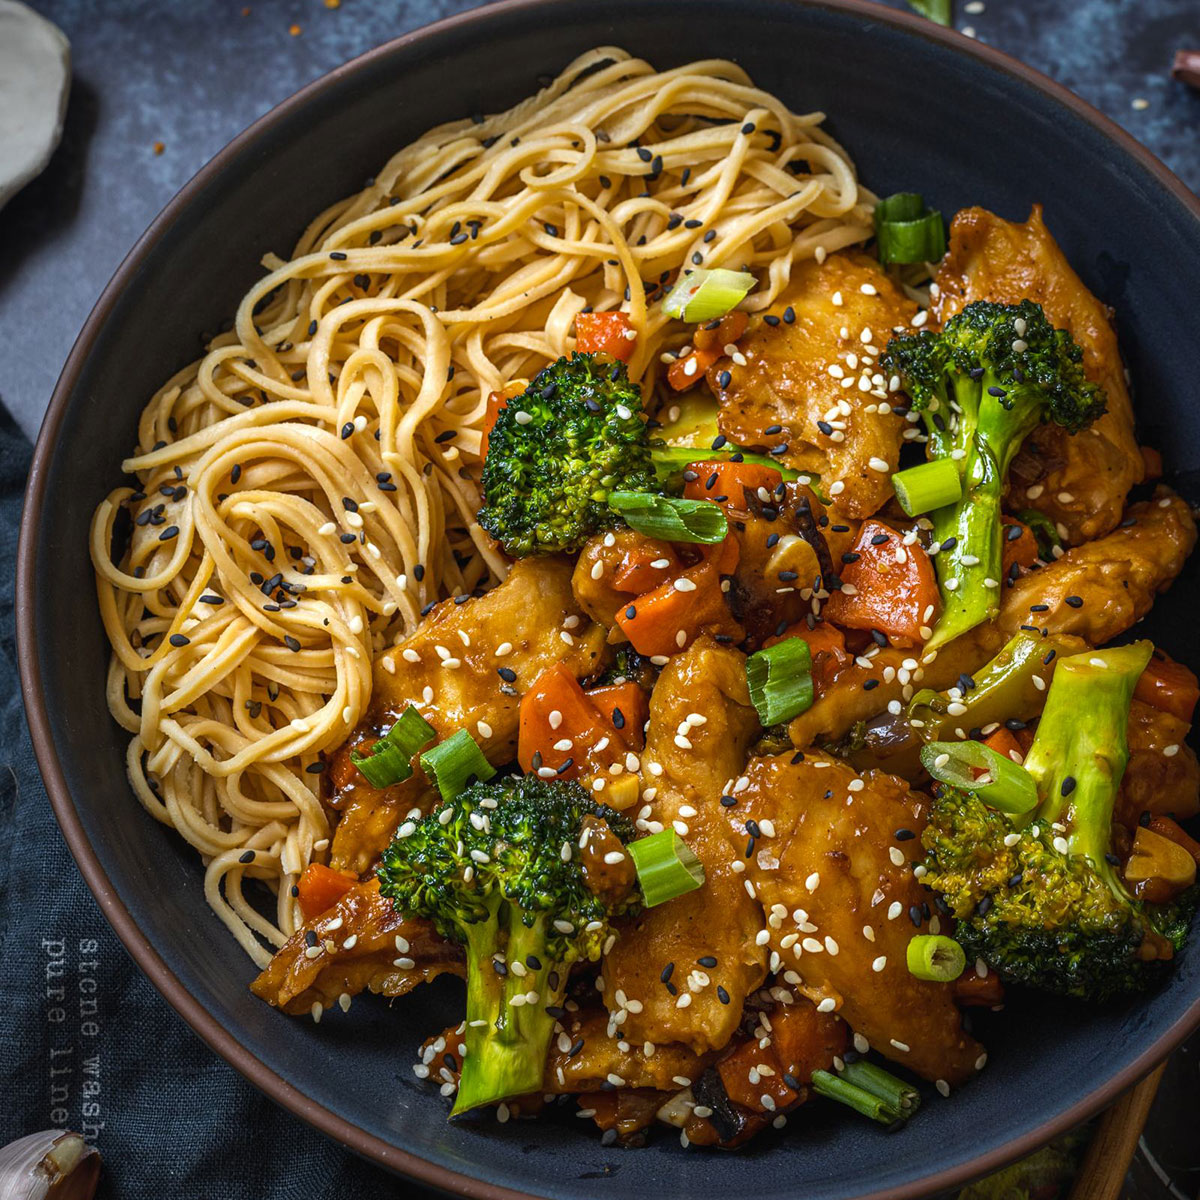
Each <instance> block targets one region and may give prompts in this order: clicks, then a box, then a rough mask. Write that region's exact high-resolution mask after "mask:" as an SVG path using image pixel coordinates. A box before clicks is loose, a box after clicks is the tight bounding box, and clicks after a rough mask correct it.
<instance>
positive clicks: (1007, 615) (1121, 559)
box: [788, 487, 1196, 749]
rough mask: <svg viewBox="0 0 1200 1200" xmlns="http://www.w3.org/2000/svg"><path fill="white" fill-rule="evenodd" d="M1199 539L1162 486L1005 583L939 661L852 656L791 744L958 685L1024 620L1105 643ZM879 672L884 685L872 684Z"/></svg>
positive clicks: (1135, 616) (900, 655) (796, 725)
mask: <svg viewBox="0 0 1200 1200" xmlns="http://www.w3.org/2000/svg"><path fill="white" fill-rule="evenodd" d="M1195 543H1196V524H1195V521H1194V520H1193V519H1192V514H1191V512H1190V510H1189V509H1188V506H1187V505H1186V504H1185V503H1184V502H1183V500H1181V499H1180V498H1179V497H1178V496H1177V495H1176V494H1175V493H1174V492H1172V491H1170V490H1169V489H1168V488H1163V487H1160V488H1159V489H1158V491H1157V492H1156V493H1155V495H1154V498H1153V499H1151V500H1146V501H1143V502H1142V503H1140V504H1135V505H1133V506H1132V507H1131V508H1130V509H1129V512H1128V515H1127V518H1126V520H1125V521H1124V522H1123V523H1122V524H1121V527H1120V528H1118V529H1115V530H1114V531H1113V532H1112V533H1110V534H1109V535H1108V536H1107V537H1103V538H1100V539H1098V540H1097V541H1094V542H1087V543H1085V544H1084V545H1082V546H1076V547H1074V548H1073V549H1071V550H1068V551H1067V552H1066V553H1065V554H1064V555H1063V556H1062V558H1060V559H1058V560H1057V561H1055V562H1052V563H1050V564H1048V565H1047V566H1045V567H1043V568H1041V569H1040V570H1037V571H1031V572H1030V573H1029V574H1028V575H1024V576H1022V577H1021V578H1020V579H1018V580H1017V581H1016V583H1015V584H1013V586H1012V587H1008V586H1006V587H1005V589H1004V596H1003V600H1002V601H1001V606H1000V615H999V616H998V617H997V618H996V620H995V621H992V622H989V623H988V624H986V625H980V626H977V627H976V628H975V629H972V630H971V631H970V632H969V633H966V634H964V635H963V636H962V637H960V638H956V639H955V640H954V641H953V642H951V643H950V644H949V645H947V646H944V647H943V648H942V649H941V650H940V651H938V653H937V657H936V658H935V659H934V661H933V662H931V663H925V664H924V665H921V664H920V663H919V662H918V659H919V657H920V654H919V652H918V651H915V650H914V651H904V650H894V649H883V650H879V651H878V652H874V651H872V652H871V653H870V658H869V661H870V663H871V665H870V667H864V666H863V665H862V663H861V662H860V661H859V660H855V661H854V662H852V663H849V664H847V665H846V666H845V667H844V668H843V669H842V670H841V671H840V672H839V673H838V674H837V676H836V677H835V678H834V679H833V680H832V681H831V683H830V685H829V687H828V688H827V689H826V690H825V691H824V692H823V693H822V694H821V695H820V696H819V697H818V698H817V700H816V703H814V704H813V706H812V707H811V708H810V709H809V710H808V711H807V712H804V713H801V714H800V716H798V717H797V718H796V719H795V720H794V721H793V722H792V723H791V725H790V726H789V727H788V733H789V735H790V736H791V739H792V743H793V745H796V746H799V747H800V748H802V749H803V748H805V747H807V746H811V745H813V744H814V743H815V742H818V741H827V740H837V739H838V738H840V737H841V736H842V735H843V734H845V733H846V732H847V731H848V730H849V729H850V728H851V726H853V725H854V724H855V722H857V721H864V720H867V719H868V718H870V717H873V716H875V715H876V714H877V713H880V712H883V711H884V710H885V709H886V708H887V706H888V704H889V702H891V701H893V700H894V701H905V700H907V699H908V698H909V697H908V696H907V695H905V688H906V687H908V686H912V685H915V686H916V687H932V688H938V689H941V688H946V687H949V686H950V685H951V684H952V683H954V681H955V680H956V679H957V678H958V677H959V675H960V674H962V672H964V671H966V672H967V673H968V674H970V673H972V672H974V671H977V670H978V669H979V668H980V667H981V666H983V664H984V663H985V662H987V661H988V660H989V659H990V658H991V657H992V656H993V655H994V654H996V653H997V652H998V651H999V650H1000V648H1001V647H1002V646H1003V645H1004V643H1005V642H1006V641H1008V639H1009V638H1010V637H1011V636H1012V635H1013V634H1014V633H1016V632H1017V630H1018V629H1019V628H1020V627H1021V626H1030V625H1035V626H1037V627H1038V628H1039V629H1046V630H1048V631H1049V632H1051V633H1067V634H1074V635H1076V636H1078V637H1081V638H1084V639H1085V640H1086V641H1087V642H1089V643H1090V644H1091V645H1093V646H1099V645H1102V644H1103V643H1105V642H1108V641H1110V640H1111V639H1113V638H1115V637H1116V636H1117V635H1118V634H1119V633H1123V632H1124V631H1125V630H1126V629H1129V628H1130V627H1131V626H1132V625H1133V624H1134V622H1135V621H1138V620H1140V619H1141V618H1142V617H1144V616H1145V615H1146V613H1147V612H1149V611H1150V606H1151V605H1152V604H1153V603H1154V597H1155V596H1156V595H1157V594H1158V593H1159V592H1162V591H1165V590H1166V588H1167V587H1168V586H1170V584H1171V582H1172V580H1174V578H1175V577H1176V576H1177V575H1178V574H1179V572H1180V571H1181V570H1182V569H1183V564H1184V560H1185V559H1186V558H1187V556H1188V555H1189V554H1190V553H1191V550H1192V547H1193V546H1194V545H1195ZM1042 605H1046V606H1047V607H1046V609H1045V610H1043V609H1042V608H1041V606H1042ZM863 661H866V660H863ZM872 679H873V680H877V681H878V682H877V684H876V685H874V686H873V688H872V689H871V690H864V687H863V685H864V684H866V683H867V682H868V681H869V680H872Z"/></svg>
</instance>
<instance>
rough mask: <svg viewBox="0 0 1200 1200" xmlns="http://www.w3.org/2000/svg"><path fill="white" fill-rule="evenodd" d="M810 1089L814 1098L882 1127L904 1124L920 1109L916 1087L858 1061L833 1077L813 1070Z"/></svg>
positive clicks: (829, 1072) (849, 1064) (830, 1073)
mask: <svg viewBox="0 0 1200 1200" xmlns="http://www.w3.org/2000/svg"><path fill="white" fill-rule="evenodd" d="M812 1087H813V1091H814V1092H816V1093H817V1094H818V1095H821V1096H827V1097H828V1098H829V1099H830V1100H836V1101H838V1103H839V1104H845V1105H847V1106H848V1107H850V1108H852V1109H854V1111H855V1112H859V1113H862V1114H863V1116H864V1117H870V1118H871V1120H873V1121H879V1122H880V1123H881V1124H883V1125H894V1124H895V1123H896V1122H897V1121H907V1120H908V1118H909V1117H911V1116H912V1115H913V1113H915V1112H916V1111H917V1109H918V1108H920V1107H921V1094H920V1092H918V1091H917V1089H916V1088H914V1087H912V1086H911V1085H909V1084H907V1083H905V1082H904V1081H903V1080H902V1079H897V1078H896V1076H895V1075H893V1074H892V1073H891V1072H890V1071H885V1070H884V1069H883V1068H882V1067H877V1066H876V1065H875V1064H874V1063H869V1062H863V1061H862V1060H861V1059H860V1060H859V1061H857V1062H853V1063H847V1064H846V1065H845V1066H844V1067H843V1068H842V1069H841V1071H839V1072H838V1073H837V1074H836V1075H835V1074H834V1073H833V1072H832V1071H820V1070H818V1071H814V1072H813V1073H812Z"/></svg>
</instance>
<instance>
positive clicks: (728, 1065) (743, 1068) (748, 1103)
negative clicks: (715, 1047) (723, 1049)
mask: <svg viewBox="0 0 1200 1200" xmlns="http://www.w3.org/2000/svg"><path fill="white" fill-rule="evenodd" d="M772 1021H774V1017H772ZM762 1067H766V1068H767V1070H768V1072H769V1074H763V1072H762V1070H761V1068H762ZM752 1071H753V1072H754V1080H756V1081H754V1080H752V1079H751V1074H750V1073H751V1072H752ZM717 1074H718V1075H720V1076H721V1083H722V1085H723V1086H724V1088H725V1094H726V1095H727V1096H728V1097H729V1098H730V1100H732V1101H733V1102H734V1104H740V1105H741V1106H742V1107H743V1108H748V1109H749V1110H750V1111H751V1112H758V1113H761V1112H774V1111H775V1110H777V1109H784V1108H789V1107H791V1105H793V1104H795V1103H796V1101H797V1100H799V1099H800V1095H799V1093H798V1092H796V1091H794V1090H793V1089H792V1088H790V1087H789V1086H788V1085H787V1084H786V1083H784V1081H783V1076H784V1068H783V1064H782V1063H781V1062H780V1061H779V1057H778V1056H777V1055H776V1053H775V1048H774V1046H766V1047H763V1046H760V1045H759V1044H758V1042H757V1041H756V1040H753V1039H752V1040H750V1041H748V1042H743V1043H742V1044H741V1045H740V1046H739V1047H738V1048H737V1049H736V1050H734V1051H733V1053H732V1054H728V1055H726V1056H725V1057H724V1058H723V1059H721V1061H720V1062H719V1063H717ZM763 1096H768V1097H769V1098H770V1100H771V1103H770V1104H764V1103H763V1101H762V1098H763Z"/></svg>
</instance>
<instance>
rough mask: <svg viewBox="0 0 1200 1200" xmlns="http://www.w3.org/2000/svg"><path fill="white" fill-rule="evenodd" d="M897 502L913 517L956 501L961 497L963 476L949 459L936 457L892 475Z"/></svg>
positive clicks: (956, 465) (955, 464)
mask: <svg viewBox="0 0 1200 1200" xmlns="http://www.w3.org/2000/svg"><path fill="white" fill-rule="evenodd" d="M892 487H893V488H894V489H895V492H896V501H897V503H899V505H900V507H901V508H902V509H904V511H905V512H906V513H908V515H909V516H910V517H919V516H920V515H921V514H922V513H927V512H933V510H934V509H935V508H945V507H946V505H947V504H957V503H958V502H959V501H960V500H961V499H962V476H961V475H959V473H958V464H957V463H956V462H954V461H953V460H952V459H949V458H935V459H932V460H931V461H929V462H924V463H921V464H919V465H918V466H915V467H909V468H908V469H907V470H904V471H897V472H896V473H895V474H894V475H893V476H892Z"/></svg>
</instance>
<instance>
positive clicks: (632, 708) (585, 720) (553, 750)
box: [517, 663, 647, 779]
mask: <svg viewBox="0 0 1200 1200" xmlns="http://www.w3.org/2000/svg"><path fill="white" fill-rule="evenodd" d="M618 711H619V712H620V714H621V723H620V724H619V725H618V723H617V720H616V716H615V714H616V713H617V712H618ZM646 716H647V702H646V698H645V693H644V692H643V691H642V689H641V688H640V687H638V686H637V684H635V683H623V684H616V685H613V686H612V687H607V688H598V689H596V690H595V691H594V692H585V691H584V690H583V688H582V687H581V686H580V684H579V681H578V680H577V679H576V678H575V676H574V675H573V674H572V673H571V672H570V671H569V670H567V668H566V667H565V666H563V665H562V664H561V663H556V664H555V665H554V666H552V667H547V668H546V670H544V671H543V672H542V673H541V674H540V675H539V676H538V677H537V679H536V680H535V681H534V684H533V687H531V688H530V689H529V691H528V692H526V693H525V695H524V696H523V697H522V698H521V714H520V728H519V733H518V739H517V761H518V762H519V763H520V764H521V768H522V770H524V771H534V770H536V769H537V767H538V766H540V767H549V768H550V769H551V770H554V771H560V770H561V772H562V773H561V774H560V775H559V776H558V778H559V779H580V778H585V777H587V776H589V775H596V774H599V773H601V772H603V773H604V774H606V775H607V773H608V768H609V767H610V766H612V764H613V763H617V762H624V760H625V755H626V753H627V752H628V751H630V750H640V749H641V748H642V746H643V745H644V744H645V741H644V729H645V724H646ZM564 742H569V743H570V745H569V746H567V747H563V748H561V749H560V747H561V746H562V744H563V743H564ZM535 757H536V760H537V766H535V765H534V762H535ZM568 762H569V764H570V765H566V764H567V763H568Z"/></svg>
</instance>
